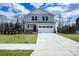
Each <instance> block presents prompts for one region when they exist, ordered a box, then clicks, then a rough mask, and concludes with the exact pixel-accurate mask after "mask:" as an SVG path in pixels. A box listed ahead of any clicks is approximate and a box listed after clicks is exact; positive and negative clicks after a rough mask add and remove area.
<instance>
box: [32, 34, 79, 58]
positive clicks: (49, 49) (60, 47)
mask: <svg viewBox="0 0 79 59" xmlns="http://www.w3.org/2000/svg"><path fill="white" fill-rule="evenodd" d="M31 56H79V43H78V42H75V41H73V40H71V39H68V38H65V37H62V36H60V35H57V34H55V33H38V38H37V44H36V48H35V51H34V52H33V53H32V54H31Z"/></svg>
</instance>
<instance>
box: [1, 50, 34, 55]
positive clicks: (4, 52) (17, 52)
mask: <svg viewBox="0 0 79 59" xmlns="http://www.w3.org/2000/svg"><path fill="white" fill-rule="evenodd" d="M32 52H33V50H0V56H29V55H30V54H31V53H32Z"/></svg>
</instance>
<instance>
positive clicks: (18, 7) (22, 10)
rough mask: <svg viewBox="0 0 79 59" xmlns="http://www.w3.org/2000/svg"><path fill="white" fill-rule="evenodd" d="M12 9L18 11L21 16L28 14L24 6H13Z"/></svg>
mask: <svg viewBox="0 0 79 59" xmlns="http://www.w3.org/2000/svg"><path fill="white" fill-rule="evenodd" d="M13 9H17V10H20V11H21V13H22V14H27V13H29V12H30V11H29V10H28V9H26V8H25V7H24V6H22V5H20V4H13Z"/></svg>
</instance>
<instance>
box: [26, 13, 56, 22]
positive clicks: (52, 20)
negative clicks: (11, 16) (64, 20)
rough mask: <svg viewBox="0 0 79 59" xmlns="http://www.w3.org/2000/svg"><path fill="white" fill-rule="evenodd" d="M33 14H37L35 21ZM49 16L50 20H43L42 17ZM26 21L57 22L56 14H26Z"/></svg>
mask: <svg viewBox="0 0 79 59" xmlns="http://www.w3.org/2000/svg"><path fill="white" fill-rule="evenodd" d="M32 16H37V20H35V21H33V20H32ZM43 16H48V21H43V19H42V17H43ZM25 21H26V22H55V20H54V16H52V15H49V14H29V15H27V16H26V20H25Z"/></svg>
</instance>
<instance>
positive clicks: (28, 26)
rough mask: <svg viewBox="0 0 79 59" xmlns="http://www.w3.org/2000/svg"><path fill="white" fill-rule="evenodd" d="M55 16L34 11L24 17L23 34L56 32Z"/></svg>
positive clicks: (42, 11) (43, 11) (41, 11)
mask: <svg viewBox="0 0 79 59" xmlns="http://www.w3.org/2000/svg"><path fill="white" fill-rule="evenodd" d="M55 17H56V16H55V15H54V14H51V13H49V12H47V11H45V10H42V9H40V8H39V9H36V10H34V11H32V12H30V13H29V14H27V15H26V19H25V32H47V33H49V32H50V33H52V32H57V27H56V19H55Z"/></svg>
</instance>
